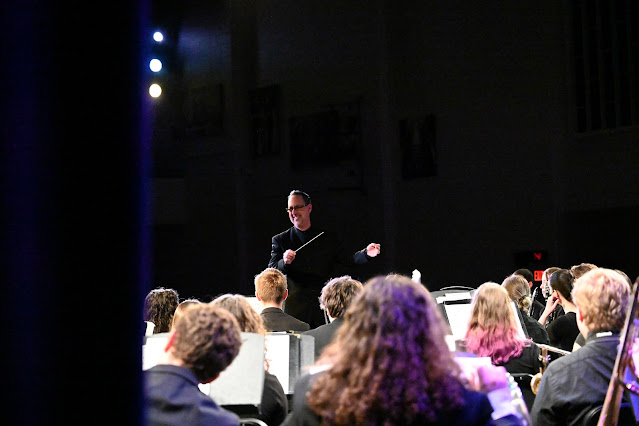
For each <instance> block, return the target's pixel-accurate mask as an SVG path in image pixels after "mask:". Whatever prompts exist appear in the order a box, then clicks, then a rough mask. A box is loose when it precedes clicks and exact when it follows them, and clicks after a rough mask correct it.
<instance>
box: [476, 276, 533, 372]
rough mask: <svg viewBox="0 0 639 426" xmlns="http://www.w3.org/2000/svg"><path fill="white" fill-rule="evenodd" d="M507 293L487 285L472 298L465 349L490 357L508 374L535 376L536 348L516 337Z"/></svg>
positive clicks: (520, 337)
mask: <svg viewBox="0 0 639 426" xmlns="http://www.w3.org/2000/svg"><path fill="white" fill-rule="evenodd" d="M510 302H511V301H510V296H509V295H508V292H507V291H506V290H505V289H504V288H503V287H502V286H500V285H499V284H496V283H492V282H488V283H484V284H482V285H480V286H479V288H478V289H477V291H476V292H475V294H474V295H473V302H472V305H473V306H472V308H471V314H470V319H469V321H468V330H467V331H466V337H465V347H466V350H467V351H468V352H470V353H473V354H475V355H477V356H482V357H484V356H486V357H490V359H491V361H492V363H493V364H494V365H501V366H504V367H505V368H506V371H508V372H509V373H526V374H537V373H538V372H539V368H540V367H541V361H540V360H539V355H540V353H541V351H540V349H539V347H538V346H537V345H536V344H535V343H533V342H531V341H530V340H528V339H526V338H525V337H524V336H522V335H521V334H520V333H519V329H518V328H517V322H516V320H515V313H514V312H513V309H512V307H511V304H510Z"/></svg>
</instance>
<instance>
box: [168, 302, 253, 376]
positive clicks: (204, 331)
mask: <svg viewBox="0 0 639 426" xmlns="http://www.w3.org/2000/svg"><path fill="white" fill-rule="evenodd" d="M241 345H242V337H241V335H240V327H239V325H238V324H237V321H236V319H235V318H234V317H233V315H231V313H229V312H228V311H227V310H225V309H222V308H219V307H215V306H213V305H211V304H208V303H199V304H194V305H192V306H189V307H188V308H186V309H185V310H184V313H183V315H182V317H181V318H180V319H179V320H178V321H177V322H176V323H175V328H174V330H173V334H172V337H171V338H170V339H169V344H168V345H167V348H168V352H169V357H170V359H177V360H179V361H180V362H181V363H182V364H183V365H184V366H185V367H187V368H189V369H190V370H191V371H193V373H194V374H195V376H196V377H197V379H198V380H199V381H200V382H201V383H208V382H210V381H212V380H214V379H215V378H216V377H217V376H218V375H219V374H220V373H221V372H222V371H224V369H225V368H226V367H228V365H229V364H231V362H232V361H233V359H234V358H235V357H236V356H237V354H238V353H239V351H240V346H241Z"/></svg>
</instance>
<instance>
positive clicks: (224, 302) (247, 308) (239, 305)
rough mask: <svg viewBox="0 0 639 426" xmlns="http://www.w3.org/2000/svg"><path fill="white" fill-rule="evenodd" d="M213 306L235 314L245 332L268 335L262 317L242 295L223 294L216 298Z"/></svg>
mask: <svg viewBox="0 0 639 426" xmlns="http://www.w3.org/2000/svg"><path fill="white" fill-rule="evenodd" d="M211 304H212V305H213V306H218V307H220V308H224V309H226V310H227V311H229V312H230V313H231V314H233V316H234V317H235V319H236V320H237V322H238V324H240V329H241V330H242V331H243V332H245V333H257V334H261V335H262V336H265V335H266V328H265V327H264V322H263V321H262V317H261V316H260V314H259V313H257V311H256V310H255V309H253V307H252V306H251V304H250V303H249V301H248V300H246V297H244V296H242V295H241V294H223V295H221V296H218V297H216V298H215V299H214V300H213V301H212V302H211Z"/></svg>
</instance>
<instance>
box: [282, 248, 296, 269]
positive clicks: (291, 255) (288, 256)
mask: <svg viewBox="0 0 639 426" xmlns="http://www.w3.org/2000/svg"><path fill="white" fill-rule="evenodd" d="M283 259H284V263H286V264H287V265H290V264H291V263H292V262H293V261H294V260H295V252H294V251H293V250H286V251H285V252H284V257H283Z"/></svg>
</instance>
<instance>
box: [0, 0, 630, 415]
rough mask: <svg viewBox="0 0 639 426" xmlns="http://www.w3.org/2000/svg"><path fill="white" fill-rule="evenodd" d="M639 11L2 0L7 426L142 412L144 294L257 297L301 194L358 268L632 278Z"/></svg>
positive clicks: (436, 284) (462, 279)
mask: <svg viewBox="0 0 639 426" xmlns="http://www.w3.org/2000/svg"><path fill="white" fill-rule="evenodd" d="M638 7H639V4H638V3H637V2H636V1H633V0H618V1H610V2H608V1H601V0H600V1H596V0H587V1H586V0H583V1H579V0H563V1H559V2H549V3H547V4H546V3H540V2H537V1H519V2H509V1H484V2H475V3H471V2H465V1H402V0H394V1H384V0H374V1H357V0H353V1H348V2H343V1H323V2H317V1H309V0H266V1H230V0H226V1H192V0H186V1H181V2H168V1H153V2H150V1H139V2H123V3H108V4H107V3H101V4H100V5H97V6H96V7H93V6H92V7H91V8H85V7H81V6H80V5H78V4H68V5H59V4H54V3H52V2H48V1H43V0H34V1H29V2H24V1H17V0H16V1H12V0H10V1H6V2H2V6H1V11H2V15H1V18H2V21H1V27H2V40H1V42H0V47H1V49H2V51H1V53H2V56H1V58H2V64H3V67H2V72H3V74H2V75H3V78H2V79H0V82H1V84H2V92H1V93H2V96H1V97H0V102H2V110H1V115H0V117H2V127H1V129H2V146H3V151H2V154H3V155H2V159H1V160H2V164H1V170H0V171H1V173H2V184H3V198H2V201H3V204H2V212H3V217H4V218H5V220H3V227H2V231H3V233H2V238H1V241H2V244H3V256H2V261H3V264H2V268H1V270H2V272H3V283H6V287H5V289H6V295H5V298H4V299H3V301H4V306H3V310H2V312H3V325H4V326H5V337H6V339H5V342H4V344H3V349H4V350H3V355H4V357H3V360H5V364H4V365H5V366H6V375H5V378H4V379H5V381H4V384H5V389H6V390H7V391H8V392H6V393H7V394H8V395H7V396H6V397H5V398H3V403H4V404H6V408H5V410H3V419H6V420H5V421H6V422H7V423H10V424H53V423H95V422H98V421H100V420H101V421H103V422H105V423H110V424H111V423H112V424H128V423H131V424H137V423H140V422H141V419H142V411H141V408H140V407H141V398H142V393H141V372H140V358H141V354H140V352H141V351H140V336H141V333H142V312H141V307H142V301H143V298H144V295H146V293H147V292H148V291H149V290H150V289H151V288H153V287H156V286H165V287H173V288H175V289H176V290H178V292H179V293H180V295H181V297H182V298H186V297H199V298H202V299H208V298H211V297H214V296H216V295H218V294H220V293H224V292H233V293H242V294H252V293H253V285H252V278H253V276H254V275H255V274H257V273H258V272H260V271H261V270H262V269H264V268H265V267H266V264H267V262H268V259H269V252H270V238H271V236H272V235H274V234H276V233H278V232H280V231H282V230H284V229H286V228H288V227H289V226H290V223H289V222H288V219H287V217H286V215H285V213H284V210H283V209H282V207H285V203H286V194H288V192H289V191H290V190H291V189H295V188H298V189H303V190H305V191H307V192H309V193H310V194H311V195H312V197H313V201H314V206H313V224H314V225H322V226H327V227H330V228H331V229H337V230H340V231H341V232H343V234H344V237H345V241H346V242H347V245H348V246H349V248H352V249H353V250H356V249H359V248H362V247H364V246H365V244H366V243H368V242H371V241H375V242H379V243H381V244H382V247H383V252H382V255H381V256H380V257H379V258H378V259H376V260H375V262H372V263H371V264H369V265H367V266H365V267H363V268H359V269H354V270H352V271H350V270H348V269H341V268H340V269H338V270H336V271H335V272H336V274H337V273H340V274H341V273H345V272H350V273H352V274H353V275H354V276H356V277H358V278H360V279H362V280H364V279H366V278H368V277H370V276H372V275H374V274H378V273H388V272H400V273H407V274H410V273H411V271H412V270H413V269H415V268H417V269H419V270H420V271H421V272H422V276H423V282H424V283H425V284H426V285H427V286H428V288H430V289H431V290H436V289H438V288H441V287H443V286H447V285H469V286H472V287H476V286H478V285H479V284H481V283H483V282H484V281H487V280H493V281H497V282H500V281H501V280H502V279H503V278H504V277H505V276H506V275H508V274H510V273H511V272H512V271H514V270H515V269H516V268H519V267H530V268H531V269H543V268H544V267H547V266H561V267H569V266H571V265H573V264H576V263H580V262H591V263H595V264H597V265H599V266H606V267H610V268H618V269H622V270H624V271H625V272H626V273H628V275H629V276H630V277H631V278H633V279H634V278H635V277H636V276H637V275H638V274H639V266H638V264H637V259H638V258H639V257H638V253H637V250H638V249H637V237H638V236H639V235H638V234H639V230H638V227H637V224H636V222H637V217H639V214H638V213H639V188H638V183H639V169H638V168H637V162H638V160H639V143H638V141H639V130H638V129H639V127H638V125H639V76H638V72H639V71H638V70H639V65H638V60H637V57H638V55H637V52H638V49H639V36H638V35H639V29H638V28H637V22H639V19H638V17H639V15H638V13H639V12H638V10H637V8H638ZM156 27H160V28H165V29H166V31H167V34H166V35H167V42H166V44H165V45H164V46H165V47H164V48H163V49H161V51H160V52H153V50H154V48H153V46H152V44H151V39H150V34H151V31H152V30H153V29H155V28H156ZM153 53H158V54H162V55H165V58H166V61H165V73H163V74H162V75H160V76H156V77H155V79H159V80H161V82H162V83H163V85H164V95H163V96H162V97H161V98H160V99H158V100H155V101H152V100H151V99H150V98H149V97H148V94H147V87H148V84H149V83H150V82H151V80H152V76H151V75H150V73H149V72H148V71H147V68H146V67H147V64H148V60H149V59H150V57H151V55H152V54H153ZM535 254H541V255H542V256H541V257H542V260H541V261H537V262H534V261H532V260H531V258H532V259H534V258H535Z"/></svg>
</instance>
